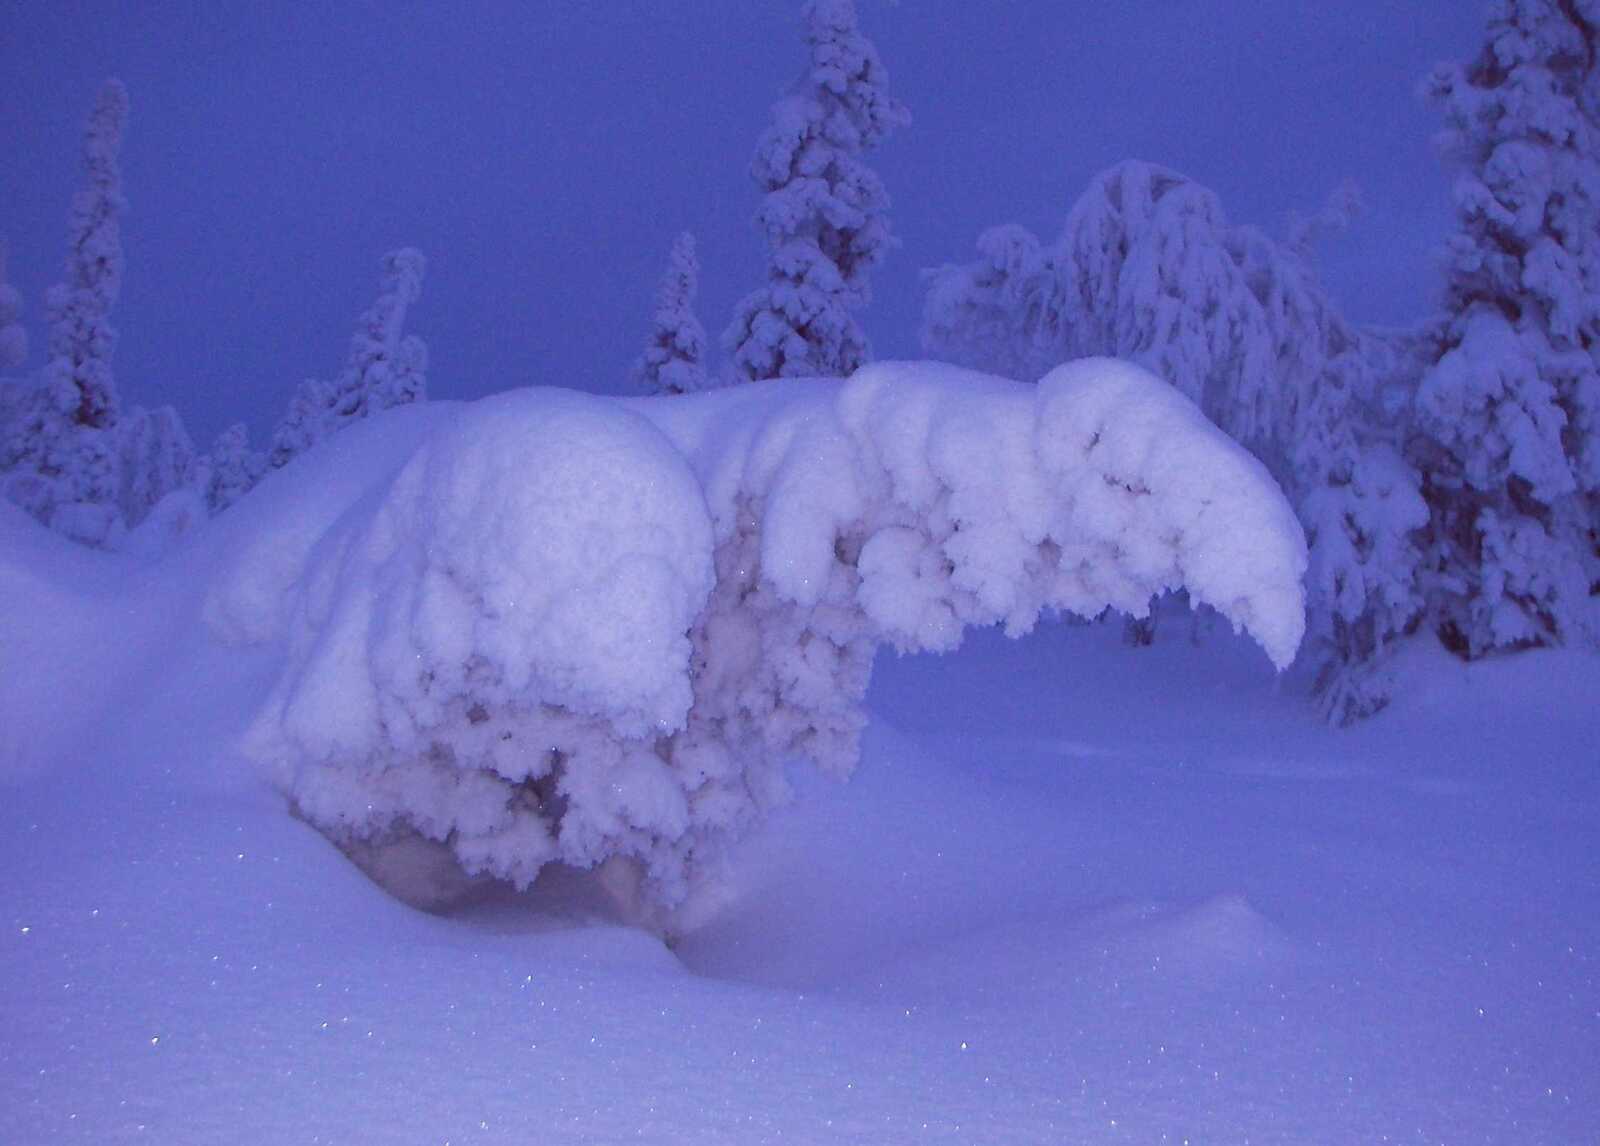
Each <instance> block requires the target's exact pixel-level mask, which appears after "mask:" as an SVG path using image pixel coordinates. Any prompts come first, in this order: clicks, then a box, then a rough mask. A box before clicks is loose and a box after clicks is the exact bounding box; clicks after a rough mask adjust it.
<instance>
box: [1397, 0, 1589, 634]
mask: <svg viewBox="0 0 1600 1146" xmlns="http://www.w3.org/2000/svg"><path fill="white" fill-rule="evenodd" d="M1597 31H1600V3H1596V2H1595V0H1503V2H1502V3H1500V4H1499V5H1497V6H1496V8H1495V9H1494V11H1493V13H1492V14H1491V17H1490V21H1489V27H1488V38H1487V42H1486V43H1485V44H1484V47H1483V49H1482V51H1481V52H1480V53H1479V54H1478V56H1477V57H1476V58H1475V59H1473V60H1472V61H1470V62H1469V63H1467V64H1464V65H1461V64H1449V65H1441V66H1440V67H1439V68H1437V69H1436V70H1435V72H1434V73H1433V75H1432V76H1431V77H1430V78H1429V81H1428V85H1427V90H1428V94H1429V95H1430V96H1431V98H1432V100H1433V102H1434V103H1435V105H1436V106H1437V107H1438V108H1439V109H1440V110H1441V111H1442V113H1443V115H1444V118H1445V124H1446V130H1445V132H1444V133H1443V134H1442V136H1441V144H1442V150H1443V151H1444V152H1445V154H1446V156H1447V158H1448V159H1450V160H1452V161H1454V162H1455V163H1457V164H1458V165H1459V174H1458V176H1457V179H1456V183H1455V204H1456V214H1457V218H1458V223H1459V228H1460V229H1459V231H1458V232H1457V233H1456V235H1455V236H1454V237H1453V238H1452V240H1451V242H1450V245H1449V248H1448V259H1449V263H1448V285H1447V289H1446V295H1445V304H1446V309H1447V311H1448V321H1447V323H1446V325H1445V326H1444V327H1443V329H1442V332H1441V333H1440V337H1439V343H1438V348H1437V353H1436V354H1435V356H1434V363H1433V365H1432V367H1431V369H1429V370H1428V371H1427V373H1426V374H1425V375H1424V377H1423V379H1422V383H1421V386H1420V388H1419V390H1418V393H1417V421H1418V430H1419V434H1418V436H1417V438H1416V440H1415V442H1414V453H1415V456H1416V457H1417V458H1418V461H1419V464H1420V466H1421V468H1422V469H1423V471H1424V473H1425V475H1426V482H1427V484H1426V489H1425V493H1426V496H1427V499H1428V503H1429V507H1430V509H1431V512H1432V520H1431V522H1430V530H1429V533H1430V536H1429V543H1430V553H1429V566H1430V581H1429V590H1430V605H1431V609H1432V612H1433V615H1434V617H1435V619H1436V622H1437V624H1438V626H1439V632H1440V636H1441V637H1442V638H1443V639H1444V640H1445V642H1446V643H1447V644H1448V645H1449V646H1450V647H1452V648H1453V649H1455V650H1456V651H1457V652H1459V653H1461V654H1462V655H1464V656H1469V657H1472V656H1478V655H1481V654H1483V653H1485V652H1488V651H1491V650H1493V649H1497V648H1505V647H1516V646H1521V645H1529V644H1550V643H1561V642H1565V641H1570V640H1574V639H1591V638H1593V636H1594V635H1595V625H1594V621H1593V605H1592V600H1591V596H1590V586H1591V584H1592V583H1593V581H1594V580H1595V576H1596V562H1595V558H1594V540H1595V527H1596V521H1597V516H1596V507H1597V504H1600V439H1597V438H1596V431H1597V430H1600V370H1597V356H1600V345H1597V342H1600V132H1597V127H1600V120H1597V117H1600V76H1597V73H1596V61H1595V48H1596V34H1597Z"/></svg>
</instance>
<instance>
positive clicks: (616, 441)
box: [206, 360, 1305, 922]
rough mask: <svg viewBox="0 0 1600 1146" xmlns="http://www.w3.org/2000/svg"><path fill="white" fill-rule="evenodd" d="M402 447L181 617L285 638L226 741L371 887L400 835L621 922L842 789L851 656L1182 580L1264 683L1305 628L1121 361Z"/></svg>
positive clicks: (279, 525)
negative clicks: (1258, 658) (611, 907)
mask: <svg viewBox="0 0 1600 1146" xmlns="http://www.w3.org/2000/svg"><path fill="white" fill-rule="evenodd" d="M418 422H419V423H421V422H422V419H419V420H418ZM431 425H432V427H433V428H432V429H431V431H430V432H427V433H425V434H424V435H423V436H421V437H420V438H419V439H412V440H413V441H414V443H415V444H414V446H413V447H412V450H411V452H410V453H409V456H407V457H406V458H405V459H404V460H403V461H401V460H399V459H397V458H396V457H395V456H394V455H393V454H392V453H386V454H384V455H383V456H384V457H386V458H387V461H386V463H385V464H384V465H382V466H374V465H371V464H370V463H368V464H365V465H363V464H362V462H361V459H360V457H359V449H358V456H357V457H355V458H350V457H317V456H315V455H313V456H311V457H308V458H306V459H305V460H304V461H303V462H302V463H300V464H299V465H297V466H295V467H291V469H290V470H289V471H288V472H286V473H284V474H283V475H282V476H281V478H280V479H279V481H280V483H282V484H280V486H279V494H280V496H278V497H276V498H267V499H265V501H264V503H263V505H262V506H261V507H260V508H261V513H262V514H265V515H267V516H265V517H261V516H258V517H257V519H256V520H257V525H258V528H257V529H256V530H255V531H253V533H252V536H251V537H250V538H247V539H245V544H243V545H242V546H240V547H237V548H235V549H234V550H233V551H231V552H230V553H229V554H228V555H226V556H225V561H226V562H227V563H228V564H227V565H226V566H225V567H223V568H222V569H220V570H219V572H220V575H219V576H218V578H217V580H216V581H215V582H214V583H213V589H212V592H211V593H210V595H209V597H208V600H207V602H206V615H207V617H208V618H210V619H211V620H212V623H213V624H215V625H217V626H219V631H220V632H221V633H222V634H223V635H225V636H226V637H227V638H228V639H229V640H250V641H269V642H274V643H276V642H279V641H281V642H283V647H285V648H286V656H285V657H283V658H281V659H280V660H279V661H277V662H276V663H278V664H280V665H281V671H282V675H281V677H280V678H279V680H278V681H277V682H276V685H275V686H274V688H273V689H272V692H271V695H270V696H269V697H268V698H267V699H266V701H265V703H264V704H263V706H262V708H261V710H260V712H259V713H258V716H257V718H256V720H255V721H254V722H253V727H252V728H251V730H250V732H249V733H248V734H247V736H246V738H245V743H244V745H243V748H244V751H245V752H246V753H247V754H248V755H249V756H251V757H252V758H254V759H256V760H257V761H259V762H261V763H262V764H264V765H265V766H267V767H268V768H269V769H270V770H271V771H272V772H273V774H274V775H275V776H276V778H277V779H278V781H279V783H280V784H281V785H282V786H283V789H284V791H285V792H286V794H287V795H288V797H289V799H290V800H291V801H292V803H293V805H294V806H295V808H296V809H297V810H298V812H299V814H300V815H301V816H302V817H304V818H305V819H306V820H307V821H309V822H310V823H312V824H314V825H316V826H317V827H319V828H321V829H322V830H323V831H324V832H326V833H327V834H328V835H329V836H331V837H332V838H334V839H335V840H337V841H338V842H339V843H341V844H342V845H343V846H345V847H346V848H347V849H348V850H350V851H352V852H353V853H355V854H360V855H363V856H364V860H365V862H366V863H367V866H368V867H369V870H372V871H374V873H375V874H378V875H379V876H380V878H382V873H381V868H382V866H383V865H382V864H381V862H379V856H380V855H381V853H382V852H383V851H384V850H385V849H387V848H389V847H391V846H398V847H401V848H403V849H405V850H407V851H415V850H417V849H419V848H420V849H422V850H424V851H426V850H427V846H428V843H429V841H431V842H432V848H433V850H435V851H436V852H439V853H442V858H443V859H444V860H445V861H447V862H448V863H450V864H459V865H460V867H461V868H464V869H465V870H466V871H467V872H469V873H474V874H476V873H485V874H487V875H490V876H494V877H498V878H500V879H504V880H508V881H512V882H514V883H517V884H519V885H522V884H527V883H528V882H531V881H532V880H534V879H535V878H537V877H538V875H539V872H540V870H541V869H542V868H543V867H544V866H545V865H546V864H550V863H560V864H565V865H567V866H569V867H572V868H592V867H602V868H607V869H613V870H614V869H617V868H622V869H624V870H625V871H626V870H628V869H631V870H632V871H633V873H634V876H635V880H634V882H635V885H636V888H637V892H638V896H639V898H638V899H637V900H635V901H634V902H633V903H632V904H631V906H632V907H634V908H635V909H643V911H642V914H644V915H646V916H647V917H648V915H649V908H650V907H651V906H652V904H653V905H655V906H658V907H660V906H665V907H670V906H671V905H673V904H674V903H677V902H680V901H681V900H682V899H683V897H684V895H685V893H686V892H687V891H688V890H689V888H690V886H691V885H692V884H693V883H694V881H695V879H696V878H697V876H698V875H700V874H702V873H704V871H705V870H706V867H707V861H708V860H709V859H711V858H713V857H715V855H716V852H717V848H718V847H720V846H721V845H722V844H724V843H726V842H727V841H728V840H730V839H732V838H735V837H737V836H738V834H740V833H741V832H743V831H745V830H746V829H748V828H749V826H750V825H751V824H753V823H754V822H756V821H757V820H758V818H759V817H760V816H761V815H762V814H763V813H764V812H765V811H766V810H768V809H769V808H771V807H772V806H774V805H776V804H778V803H781V802H782V801H783V800H784V799H785V798H786V797H787V795H788V792H789V785H788V780H787V775H788V773H789V769H790V768H791V766H792V765H793V763H794V762H796V761H809V762H812V763H814V764H815V765H816V766H818V767H819V768H820V769H822V770H824V771H826V772H828V773H831V774H833V775H837V776H840V777H843V776H845V775H847V774H848V773H849V772H850V770H851V768H852V766H853V765H854V763H855V761H856V757H857V752H858V741H859V736H860V733H861V731H862V728H863V727H864V725H865V723H866V717H865V712H864V708H863V705H864V699H865V693H866V689H867V685H868V678H869V676H870V673H871V668H872V663H873V655H874V650H875V649H876V647H877V646H879V645H882V644H888V645H892V646H893V647H895V648H896V649H898V650H900V651H914V650H924V651H946V650H950V649H953V648H956V647H957V646H958V645H959V644H960V642H961V638H962V634H963V631H964V630H965V629H966V628H967V627H969V626H980V625H1004V626H1005V629H1006V631H1007V632H1008V633H1009V634H1011V635H1013V636H1018V635H1021V634H1023V633H1026V632H1028V631H1029V630H1031V629H1032V628H1033V626H1034V625H1035V624H1036V623H1037V622H1038V621H1039V620H1040V618H1041V617H1042V616H1044V615H1048V614H1050V613H1053V612H1057V611H1061V612H1069V613H1073V614H1077V615H1080V616H1087V617H1092V616H1096V615H1098V614H1099V613H1100V612H1101V611H1103V610H1104V609H1106V608H1108V607H1109V608H1117V609H1122V610H1127V611H1130V612H1133V613H1139V612H1142V611H1143V610H1144V609H1146V608H1147V607H1148V605H1149V602H1150V599H1151V597H1152V596H1153V595H1155V594H1158V593H1161V592H1163V591H1167V590H1171V589H1174V588H1177V587H1179V586H1184V587H1187V589H1188V590H1189V592H1190V593H1191V595H1192V597H1193V598H1194V600H1196V601H1197V602H1206V603H1209V604H1211V605H1212V606H1214V607H1215V608H1216V609H1218V610H1219V611H1220V612H1221V613H1223V614H1224V615H1225V616H1226V617H1227V618H1228V619H1229V620H1230V621H1231V622H1232V623H1234V624H1235V625H1239V626H1243V627H1244V628H1246V629H1248V630H1249V632H1250V633H1251V635H1252V636H1253V637H1255V638H1256V639H1257V640H1258V641H1260V643H1261V644H1262V646H1263V647H1264V648H1265V650H1266V651H1267V653H1268V654H1269V655H1270V657H1271V658H1272V660H1273V662H1274V663H1275V664H1276V665H1278V666H1279V667H1282V666H1284V665H1286V664H1287V663H1288V662H1289V661H1290V660H1291V659H1292V658H1293V656H1294V653H1295V649H1296V647H1297V645H1298V643H1299V641H1300V638H1301V635H1302V633H1303V630H1304V608H1303V605H1304V596H1303V591H1302V587H1301V577H1302V575H1303V573H1304V569H1305V549H1304V540H1303V537H1302V535H1301V530H1300V527H1299V526H1298V525H1297V524H1296V522H1295V520H1294V516H1293V514H1292V513H1291V511H1290V509H1289V507H1288V505H1287V504H1286V503H1285V502H1284V499H1283V497H1282V495H1281V493H1280V492H1279V490H1278V489H1277V487H1276V486H1275V485H1274V483H1273V482H1272V480H1271V478H1270V477H1269V476H1268V475H1267V473H1266V471H1265V469H1264V468H1263V467H1262V466H1261V465H1260V463H1259V462H1257V461H1256V460H1255V459H1253V458H1251V457H1250V456H1249V455H1248V454H1247V453H1245V451H1244V450H1242V449H1240V448H1239V447H1238V446H1237V445H1236V444H1234V443H1233V442H1231V441H1229V440H1228V439H1227V438H1226V437H1225V436H1224V435H1223V434H1221V433H1220V432H1218V431H1217V430H1216V428H1215V427H1214V426H1212V425H1211V424H1210V423H1208V422H1207V421H1206V419H1205V418H1204V417H1202V416H1201V415H1200V413H1199V412H1198V411H1197V410H1196V409H1195V408H1194V406H1193V404H1191V403H1190V402H1188V401H1187V400H1185V399H1184V398H1182V397H1181V396H1180V395H1178V394H1177V393H1175V392H1174V391H1173V390H1172V388H1171V387H1169V386H1167V385H1165V384H1163V383H1161V382H1160V381H1158V380H1157V379H1155V378H1153V377H1151V376H1150V375H1149V374H1148V373H1146V372H1145V371H1143V370H1140V369H1139V368H1138V367H1136V366H1132V365H1130V364H1127V363H1122V362H1113V361H1106V360H1100V361H1091V362H1079V363H1074V364H1072V365H1070V366H1066V367H1063V368H1061V369H1060V370H1058V371H1056V372H1054V373H1053V374H1052V375H1051V376H1050V377H1048V378H1046V379H1045V380H1043V381H1042V382H1041V383H1040V384H1039V385H1037V386H1023V385H1020V384H1016V383H1008V382H1005V381H1003V380H1000V379H996V378H992V377H984V376H978V375H974V374H972V373H971V372H969V371H964V370H960V369H956V368H953V367H948V366H942V365H939V364H930V363H876V364H871V365H869V366H867V367H865V368H863V369H862V370H860V371H857V372H856V374H854V375H853V376H852V377H851V378H850V379H849V380H848V381H845V382H838V381H818V382H817V383H815V384H814V385H808V386H807V387H805V388H804V392H803V393H799V394H795V393H787V392H785V393H768V394H754V395H751V396H750V397H749V399H748V400H746V401H742V402H721V403H713V402H703V403H687V404H680V403H668V402H654V403H636V404H633V405H622V404H618V403H616V402H614V401H611V400H608V399H605V398H599V397H595V396H593V395H588V394H580V393H575V392H572V391H567V390H559V389H555V388H552V387H535V388H533V389H529V390H523V391H516V392H512V393H508V394H502V395H498V396H496V397H494V398H491V399H488V400H485V401H483V402H478V403H474V404H472V405H471V406H468V407H465V408H460V409H457V410H450V411H439V412H438V414H437V416H436V419H435V420H434V421H433V422H432V423H431ZM378 438H379V436H378V435H374V436H373V437H371V438H368V439H367V440H366V442H364V443H363V446H364V447H366V448H368V449H371V448H373V447H374V446H375V445H376V444H378ZM369 456H370V455H369ZM302 466H303V467H304V468H303V469H302V468H301V467H302ZM297 471H298V472H297ZM361 474H366V475H367V476H366V477H365V479H364V480H361V479H360V477H359V475H361ZM273 514H276V515H277V518H276V519H274V518H273V516H272V515H273ZM429 882H430V883H433V881H432V880H430V881H429ZM624 882H626V881H624ZM401 890H407V889H404V888H402V889H401ZM415 890H416V889H415V888H414V887H413V888H411V889H410V892H408V894H409V893H413V892H415ZM437 892H438V885H437V884H435V885H434V887H433V888H432V889H430V890H427V891H426V892H425V896H426V898H427V899H429V900H431V901H434V902H437V900H436V899H435V896H436V895H437ZM413 898H415V899H421V898H424V896H420V895H413ZM656 920H657V921H658V922H659V921H660V917H659V916H657V917H656Z"/></svg>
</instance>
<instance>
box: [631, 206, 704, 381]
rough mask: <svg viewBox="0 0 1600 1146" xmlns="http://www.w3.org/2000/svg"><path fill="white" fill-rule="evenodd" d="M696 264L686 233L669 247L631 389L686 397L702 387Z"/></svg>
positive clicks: (701, 328) (702, 359) (698, 266)
mask: <svg viewBox="0 0 1600 1146" xmlns="http://www.w3.org/2000/svg"><path fill="white" fill-rule="evenodd" d="M699 283H700V261H699V259H697V258H696V257H695V250H694V236H693V235H691V234H690V233H689V232H688V231H685V232H683V234H681V235H679V236H678V238H677V239H676V241H674V242H673V244H672V253H671V255H670V256H669V258H668V262H667V273H666V275H665V277H663V278H662V280H661V286H660V288H659V289H658V290H657V291H656V310H655V315H654V318H653V319H652V326H651V332H650V343H649V345H648V346H646V347H645V351H644V353H643V354H641V355H640V356H639V359H638V361H637V362H635V363H634V367H633V381H634V384H635V385H636V386H638V387H639V388H641V389H643V390H645V391H646V392H648V393H651V394H692V393H694V392H695V391H697V390H703V389H705V387H706V367H705V356H706V332H705V328H704V327H703V326H701V325H700V320H699V318H697V317H696V316H695V313H694V297H695V292H696V290H698V289H699Z"/></svg>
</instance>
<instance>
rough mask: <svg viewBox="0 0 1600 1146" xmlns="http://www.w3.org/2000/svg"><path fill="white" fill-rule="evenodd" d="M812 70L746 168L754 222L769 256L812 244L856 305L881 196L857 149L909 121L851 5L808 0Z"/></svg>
mask: <svg viewBox="0 0 1600 1146" xmlns="http://www.w3.org/2000/svg"><path fill="white" fill-rule="evenodd" d="M804 20H805V27H806V43H807V45H808V46H809V47H810V49H811V68H810V71H809V72H808V73H807V75H806V77H805V79H803V80H802V81H801V83H800V84H799V85H797V87H796V89H795V90H794V91H793V92H791V93H790V94H789V95H788V96H787V97H785V98H784V99H782V100H780V101H779V102H778V103H777V104H776V105H774V107H773V109H772V119H773V122H772V126H771V127H769V128H768V129H767V131H766V133H765V134H764V135H763V136H762V137H761V142H760V144H759V145H758V146H757V148H756V155H755V159H754V161H753V162H752V163H751V167H750V171H751V174H752V175H753V176H754V177H755V180H756V182H757V183H758V184H760V185H761V188H762V190H764V191H766V192H767V197H766V199H765V201H764V202H763V203H762V205H761V210H760V214H759V215H758V218H759V220H760V222H761V225H762V227H763V229H764V230H765V231H766V234H767V240H768V242H769V243H771V245H772V246H773V248H774V249H777V248H780V247H782V246H783V245H785V244H786V243H789V242H793V241H795V240H796V239H805V240H809V241H812V242H815V243H816V245H817V247H818V249H819V250H820V251H821V252H822V253H823V255H825V256H826V257H827V259H828V261H829V262H831V263H832V264H833V265H834V266H835V267H837V268H838V270H839V277H840V279H841V280H842V281H843V283H844V286H845V288H846V289H847V290H848V291H849V292H851V294H852V296H853V298H854V299H855V300H857V301H865V300H866V298H867V281H866V272H867V271H868V270H870V269H871V268H872V267H873V266H874V265H875V264H876V263H877V262H878V261H879V260H881V259H882V257H883V255H884V253H885V250H886V248H887V247H888V244H889V225H888V221H887V219H886V218H885V217H884V215H883V214H882V212H883V209H884V208H885V207H887V206H888V202H889V197H888V195H887V193H886V192H885V191H884V189H883V183H882V181H881V180H880V179H879V178H878V176H877V174H876V173H875V172H874V171H873V170H872V169H871V168H869V167H868V166H867V165H866V164H865V163H863V162H862V161H861V160H860V158H859V156H860V154H861V153H862V152H864V151H867V150H870V149H871V148H873V147H875V146H876V145H877V144H878V143H879V142H880V141H881V140H882V139H883V138H884V136H886V135H888V133H889V132H890V130H891V129H893V128H895V127H901V126H904V125H905V124H907V123H909V122H910V121H911V115H910V113H909V112H908V111H907V110H906V108H905V105H904V104H902V103H900V101H899V100H897V99H895V98H894V97H893V96H891V95H890V94H889V75H888V71H887V69H885V68H884V66H883V62H882V61H881V60H880V59H879V58H878V50H877V49H876V48H875V47H874V46H873V44H872V41H871V40H868V39H867V38H866V37H865V36H863V35H862V34H861V32H860V31H859V29H858V28H857V26H856V11H855V4H854V3H853V0H810V2H809V3H807V4H806V6H805V9H804Z"/></svg>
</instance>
